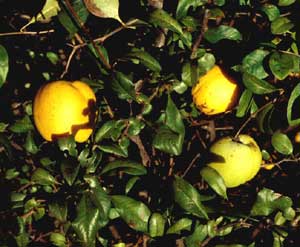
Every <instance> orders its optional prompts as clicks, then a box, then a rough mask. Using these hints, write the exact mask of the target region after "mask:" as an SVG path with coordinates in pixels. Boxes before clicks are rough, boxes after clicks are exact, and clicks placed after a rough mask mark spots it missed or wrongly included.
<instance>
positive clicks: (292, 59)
mask: <svg viewBox="0 0 300 247" xmlns="http://www.w3.org/2000/svg"><path fill="white" fill-rule="evenodd" d="M299 61H300V59H299V58H298V57H297V56H294V55H292V54H285V53H279V52H273V53H272V55H271V57H270V59H269V66H270V69H271V71H272V73H273V74H274V76H275V77H276V78H277V79H279V80H283V79H285V78H286V77H287V76H288V75H289V74H290V73H291V72H298V71H299Z"/></svg>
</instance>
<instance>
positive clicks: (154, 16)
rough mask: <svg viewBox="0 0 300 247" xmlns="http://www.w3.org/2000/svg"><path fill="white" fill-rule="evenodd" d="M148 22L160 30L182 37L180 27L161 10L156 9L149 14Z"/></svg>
mask: <svg viewBox="0 0 300 247" xmlns="http://www.w3.org/2000/svg"><path fill="white" fill-rule="evenodd" d="M149 22H150V23H152V24H153V25H155V26H159V27H161V28H167V29H169V30H171V31H173V32H175V33H178V34H181V35H183V31H182V27H181V25H180V24H179V23H178V22H177V21H176V20H175V19H174V18H173V17H172V16H170V15H169V13H168V12H166V11H164V10H162V9H156V10H154V11H153V12H152V13H151V14H150V18H149Z"/></svg>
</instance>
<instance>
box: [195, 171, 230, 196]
mask: <svg viewBox="0 0 300 247" xmlns="http://www.w3.org/2000/svg"><path fill="white" fill-rule="evenodd" d="M200 174H201V176H202V178H203V179H204V180H205V181H206V182H207V183H208V184H209V186H210V187H211V188H212V189H213V190H214V191H215V192H216V193H217V194H218V195H220V196H222V197H223V198H225V199H227V194H226V185H225V182H224V180H223V178H222V177H221V176H220V174H219V173H218V172H217V171H216V170H215V169H213V168H211V167H208V166H207V167H204V168H202V169H201V171H200Z"/></svg>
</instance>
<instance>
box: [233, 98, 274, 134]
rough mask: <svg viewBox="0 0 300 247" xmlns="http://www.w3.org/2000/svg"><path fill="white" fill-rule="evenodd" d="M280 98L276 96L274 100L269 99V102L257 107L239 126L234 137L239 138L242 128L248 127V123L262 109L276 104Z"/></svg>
mask: <svg viewBox="0 0 300 247" xmlns="http://www.w3.org/2000/svg"><path fill="white" fill-rule="evenodd" d="M277 100H278V99H277V98H275V99H274V100H272V101H269V102H268V103H266V104H265V105H263V106H262V107H260V108H259V109H257V110H256V111H255V112H253V113H252V114H251V115H250V116H249V118H248V119H247V120H246V121H245V122H244V123H243V124H242V126H241V127H240V128H239V130H238V131H237V132H236V134H235V135H234V138H233V139H237V138H238V136H239V135H240V133H241V132H242V130H243V129H244V128H245V127H246V125H247V124H248V123H249V122H250V121H251V120H252V119H253V118H255V117H256V116H257V114H258V113H260V112H261V111H263V110H264V109H265V108H267V107H268V106H269V105H271V104H274V103H275V102H276V101H277Z"/></svg>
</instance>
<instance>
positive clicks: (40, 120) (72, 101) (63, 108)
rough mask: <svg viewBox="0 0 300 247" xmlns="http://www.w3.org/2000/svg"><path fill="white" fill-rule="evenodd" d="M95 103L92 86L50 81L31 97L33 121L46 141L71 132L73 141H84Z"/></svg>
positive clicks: (93, 121)
mask: <svg viewBox="0 0 300 247" xmlns="http://www.w3.org/2000/svg"><path fill="white" fill-rule="evenodd" d="M95 103H96V96H95V94H94V92H93V90H92V89H91V88H90V87H89V86H88V85H87V84H86V83H84V82H81V81H74V82H68V81H54V82H50V83H48V84H46V85H44V86H42V87H41V88H40V89H39V90H38V92H37V94H36V96H35V98H34V102H33V118H34V123H35V125H36V127H37V130H38V131H39V133H40V134H41V135H42V137H43V138H44V139H46V140H47V141H53V140H56V139H58V138H60V137H66V136H70V135H73V136H74V138H75V141H76V142H85V141H86V140H87V139H88V138H89V136H90V135H91V134H92V132H93V127H94V124H95V119H96V116H97V111H96V107H95Z"/></svg>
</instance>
